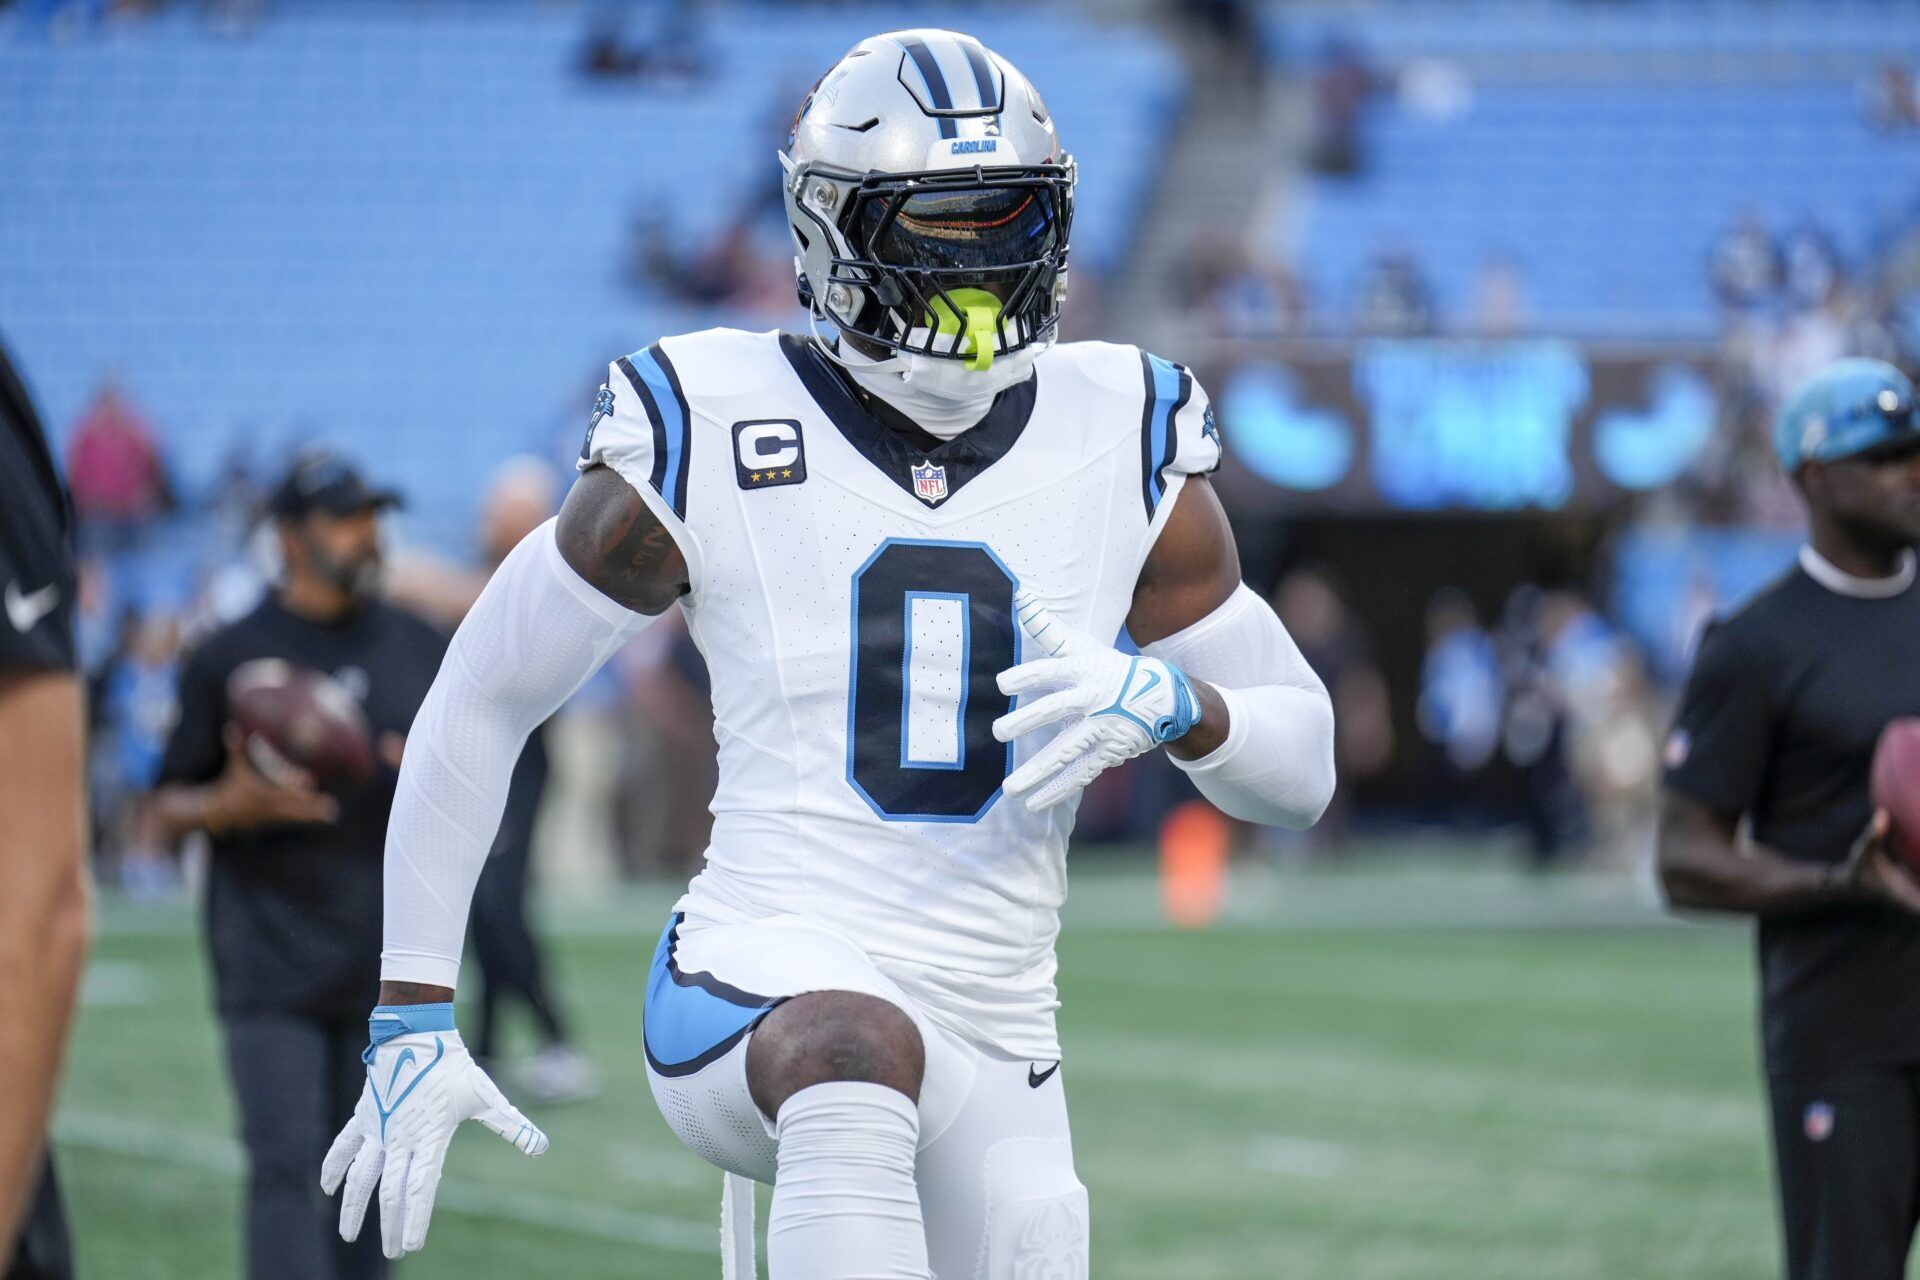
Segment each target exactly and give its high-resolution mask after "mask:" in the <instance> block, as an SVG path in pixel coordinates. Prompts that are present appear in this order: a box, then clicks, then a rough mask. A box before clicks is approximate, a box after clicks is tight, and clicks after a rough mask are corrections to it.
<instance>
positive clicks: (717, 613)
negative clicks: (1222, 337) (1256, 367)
mask: <svg viewBox="0 0 1920 1280" xmlns="http://www.w3.org/2000/svg"><path fill="white" fill-rule="evenodd" d="M609 394H610V397H611V404H610V405H609V403H608V399H609ZM919 444H921V445H928V446H931V447H929V448H926V449H922V448H920V447H918V446H917V445H916V444H915V443H914V442H912V441H910V440H909V439H907V438H906V437H905V436H903V435H901V434H900V433H898V432H896V431H894V430H892V429H890V428H889V427H887V426H885V425H883V424H881V423H880V422H879V421H877V420H876V419H875V418H874V417H872V416H871V415H870V414H869V413H868V412H867V411H866V410H865V409H864V408H863V407H862V406H861V404H860V403H859V401H858V400H856V399H855V397H854V396H853V395H852V394H851V392H850V391H849V390H848V388H847V386H846V384H845V382H844V381H842V378H841V375H840V374H839V373H838V371H837V370H836V369H835V368H834V367H833V366H832V365H831V364H830V362H829V361H828V359H827V357H826V356H824V355H823V354H822V353H821V352H820V350H819V348H818V347H817V346H816V345H815V344H814V343H813V342H812V341H811V340H809V339H806V338H801V337H795V336H793V335H783V334H779V333H745V332H741V331H739V330H732V329H714V330H708V331H705V332H702V333H694V334H688V335H686V336H684V337H676V338H668V339H665V340H663V341H661V342H659V343H657V344H655V345H654V346H651V347H648V348H646V349H645V350H642V351H636V352H634V353H633V354H632V355H631V356H628V357H625V358H624V359H621V360H618V361H615V362H614V364H613V366H612V368H611V370H610V372H609V375H608V381H607V390H606V393H603V395H602V397H601V402H600V411H599V412H598V413H596V415H595V420H594V425H593V427H592V428H591V429H590V430H589V432H588V436H587V441H586V444H585V446H584V447H583V448H582V450H581V459H580V465H581V466H582V467H587V466H591V465H594V464H604V465H606V466H609V467H612V468H613V469H614V470H616V471H617V472H619V473H620V475H621V476H623V477H624V478H625V479H626V480H627V481H628V482H629V483H630V484H632V485H633V487H634V488H635V489H637V490H639V491H640V493H641V494H642V495H643V496H644V497H645V498H646V500H647V502H648V504H649V505H650V506H651V507H652V508H653V510H654V511H655V513H656V514H657V515H658V516H659V518H660V519H661V520H662V521H663V522H664V523H665V524H666V526H667V528H668V529H669V531H670V532H671V533H672V534H673V536H674V538H675V540H676V541H677V542H678V543H679V546H680V548H681V550H682V552H683V553H684V555H685V557H686V561H687V567H688V571H689V574H690V581H691V584H692V589H691V591H690V593H689V594H688V595H687V596H686V597H685V598H684V599H683V601H682V604H683V607H684V608H685V610H686V616H687V620H688V624H689V627H690V629H691V632H692V635H693V639H694V641H695V643H696V644H697V645H698V646H699V648H700V651H701V653H702V654H703V655H705V658H706V661H707V666H708V668H709V671H710V673H711V676H712V682H713V710H714V735H715V737H716V738H717V739H718V741H719V759H720V779H719V785H718V788H717V789H716V791H715V794H714V798H713V806H712V807H713V814H714V827H713V841H712V844H711V845H710V846H709V847H708V849H707V855H706V858H707V862H706V869H705V870H704V871H702V872H701V873H700V875H699V876H698V877H696V878H695V880H694V882H693V884H692V886H691V887H690V889H689V891H688V895H687V897H686V898H685V899H683V902H682V907H681V909H683V910H687V911H689V912H692V913H695V914H696V915H701V914H704V915H706V916H709V917H713V918H717V919H722V920H728V921H731V920H738V919H741V918H743V917H744V918H751V917H757V916H767V915H775V914H783V913H795V914H799V915H803V916H806V917H809V918H811V919H815V920H819V921H822V922H825V923H827V924H829V925H831V926H833V927H835V928H837V929H840V930H842V931H843V932H845V933H846V934H847V935H849V936H850V937H852V938H853V939H854V940H855V941H856V942H857V943H859V945H860V946H861V947H862V948H864V949H865V950H866V951H867V952H868V953H869V954H870V955H872V956H873V957H874V959H875V961H876V963H878V964H880V965H881V967H882V968H883V969H884V970H885V971H886V972H887V974H888V976H890V977H892V978H894V979H895V980H896V981H897V982H899V983H900V984H901V985H902V986H903V987H904V988H905V989H906V990H907V991H908V992H910V993H911V994H913V995H914V996H915V997H916V998H918V999H920V1000H922V1001H923V1002H924V1004H925V1005H926V1007H927V1009H928V1010H929V1013H930V1014H931V1015H932V1016H935V1017H938V1018H941V1019H943V1020H945V1021H948V1022H950V1023H951V1024H952V1025H953V1027H954V1028H955V1029H956V1030H958V1031H960V1032H962V1033H963V1034H967V1035H970V1036H971V1037H973V1038H975V1039H978V1040H983V1041H985V1042H986V1043H989V1044H993V1045H996V1046H998V1047H999V1048H1001V1049H1002V1050H1004V1051H1005V1052H1008V1053H1011V1054H1014V1055H1017V1056H1021V1057H1027V1058H1031V1059H1034V1060H1036V1061H1043V1060H1046V1059H1048V1058H1051V1057H1057V1056H1058V1045H1057V1041H1056V1040H1055V1039H1054V1029H1053V1010H1054V1008H1055V1006H1056V1000H1055V996H1054V985H1053V978H1054V958H1053V944H1054V939H1055V936H1056V934H1057V933H1058V931H1059V915H1058V913H1059V909H1060V906H1061V904H1062V902H1063V901H1064V900H1065V898H1066V849H1067V834H1068V832H1069V830H1070V829H1071V828H1072V825H1073V811H1074V805H1073V804H1072V803H1068V804H1063V805H1059V806H1057V807H1055V808H1054V809H1051V810H1049V811H1047V812H1045V813H1041V814H1033V813H1029V812H1028V811H1027V809H1026V807H1025V805H1024V804H1022V803H1021V802H1019V801H1018V800H1015V799H1012V798H1009V797H1007V796H1004V795H1002V793H1001V783H1002V782H1003V780H1004V779H1005V778H1006V776H1007V774H1008V773H1009V772H1010V771H1011V770H1012V769H1013V768H1014V767H1015V766H1016V765H1017V764H1018V762H1019V761H1021V760H1023V759H1025V758H1026V757H1027V756H1028V755H1030V754H1031V753H1032V752H1033V751H1035V750H1036V749H1037V748H1038V746H1039V745H1040V743H1039V742H1038V741H1035V740H1023V741H1020V742H1017V743H1014V744H1012V745H1005V744H1002V743H1000V742H997V741H995V740H994V737H993V733H992V725H993V722H994V720H995V719H996V718H998V717H999V716H1001V715H1003V714H1005V713H1006V711H1007V710H1008V709H1009V707H1010V706H1011V701H1012V700H1011V699H1009V698H1008V697H1007V696H1006V695H1004V694H1002V693H1001V692H1000V691H999V688H998V686H997V685H996V683H995V679H994V677H995V676H996V675H997V674H998V673H999V672H1000V671H1003V670H1005V669H1006V668H1008V667H1011V666H1013V665H1014V664H1015V663H1016V662H1019V661H1020V660H1021V659H1022V657H1023V656H1025V655H1023V654H1022V653H1021V633H1020V629H1019V626H1018V624H1017V623H1016V621H1015V619H1014V612H1013V594H1014V590H1015V588H1016V587H1021V586H1024V587H1027V588H1029V589H1031V590H1032V591H1034V592H1035V593H1036V594H1037V595H1038V596H1039V597H1040V598H1041V600H1042V601H1043V602H1044V603H1045V604H1046V605H1047V607H1048V608H1050V609H1052V610H1053V611H1054V613H1055V614H1056V615H1058V616H1059V617H1061V618H1063V619H1064V620H1066V621H1067V622H1069V623H1071V624H1073V625H1075V626H1078V627H1080V628H1082V629H1084V630H1085V631H1087V632H1089V633H1090V634H1093V635H1096V636H1116V635H1117V634H1118V633H1119V632H1120V630H1121V628H1122V626H1123V624H1124V622H1125V619H1126V614H1127V611H1128V608H1129V607H1130V604H1131V601H1132V597H1133V591H1134V584H1135V582H1136V581H1137V579H1138V578H1139V574H1140V567H1141V564H1142V562H1143V561H1144V560H1145V558H1146V555H1147V551H1148V548H1149V547H1150V546H1151V545H1152V543H1153V540H1154V537H1155V536H1156V535H1157V534H1158V532H1159V530H1160V528H1161V526H1162V525H1163V524H1164V523H1165V520H1166V517H1167V514H1168V513H1169V512H1170V511H1171V510H1172V508H1173V504H1174V499H1175V497H1176V496H1177V495H1178V493H1179V491H1180V487H1181V484H1182V480H1183V477H1184V476H1187V475H1192V474H1204V473H1206V472H1208V471H1211V470H1212V469H1213V468H1214V466H1215V465H1217V463H1218V461H1219V456H1220V450H1219V437H1218V434H1217V432H1216V431H1215V429H1214V425H1213V416H1212V412H1211V410H1210V409H1209V408H1208V405H1207V398H1206V395H1205V393H1204V392H1202V391H1201V389H1200V387H1199V386H1198V384H1197V383H1196V382H1195V381H1194V379H1193V378H1192V376H1191V375H1190V374H1189V373H1188V372H1187V371H1186V370H1185V369H1182V368H1181V367H1180V366H1178V365H1175V364H1172V363H1170V362H1168V361H1165V360H1161V359H1159V358H1158V357H1156V356H1150V355H1147V354H1145V353H1143V352H1141V351H1140V350H1138V349H1137V348H1134V347H1128V346H1117V345H1114V344H1111V343H1100V342H1083V343H1070V344H1065V345H1056V346H1054V347H1053V348H1052V349H1050V350H1048V351H1047V352H1045V353H1044V354H1042V355H1041V356H1040V357H1039V359H1038V361H1037V362H1036V365H1035V375H1034V377H1032V378H1030V379H1028V380H1027V381H1026V382H1025V383H1023V384H1021V385H1019V386H1017V387H1014V388H1012V389H1010V390H1008V391H1006V392H1004V393H1002V394H1001V396H1000V397H999V398H998V399H997V400H996V401H995V403H994V406H993V408H992V410H991V411H990V412H989V413H988V415H987V417H986V418H985V419H984V420H982V421H981V422H980V423H979V424H978V425H976V426H974V427H973V428H971V429H970V430H968V431H966V432H964V433H962V434H961V435H960V436H958V437H956V438H955V439H953V440H951V441H948V442H945V443H939V442H936V441H934V440H933V439H932V438H931V437H928V438H926V439H924V440H922V441H920V442H919ZM1046 736H1047V734H1046V733H1044V732H1043V733H1040V734H1035V735H1030V739H1044V738H1045V737H1046Z"/></svg>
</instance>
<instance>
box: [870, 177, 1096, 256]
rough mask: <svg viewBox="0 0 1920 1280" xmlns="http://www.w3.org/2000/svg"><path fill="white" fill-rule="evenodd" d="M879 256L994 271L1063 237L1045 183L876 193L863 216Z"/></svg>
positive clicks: (1047, 248) (1043, 252) (1043, 251)
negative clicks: (1060, 236)
mask: <svg viewBox="0 0 1920 1280" xmlns="http://www.w3.org/2000/svg"><path fill="white" fill-rule="evenodd" d="M856 216H857V218H858V222H859V238H860V239H861V240H863V241H865V242H866V244H867V249H868V252H869V253H870V254H871V255H872V257H873V259H874V260H875V261H876V262H881V263H884V264H886V265H887V266H892V267H907V268H911V269H917V270H926V269H933V270H941V269H945V270H965V271H991V270H996V269H999V268H1004V267H1012V266H1020V265H1023V264H1026V263H1030V262H1033V261H1036V260H1037V259H1039V258H1042V257H1044V256H1046V254H1047V253H1048V252H1049V251H1051V250H1052V249H1053V248H1054V246H1055V244H1056V242H1057V239H1058V227H1059V218H1058V217H1057V216H1056V213H1055V204H1054V194H1053V192H1052V191H1051V190H1050V189H1049V188H1048V186H1047V185H1046V184H1044V183H1032V184H1027V185H1019V186H978V187H970V188H964V189H960V190H952V189H949V190H938V189H935V190H923V191H918V192H893V193H876V194H875V195H874V196H873V197H871V198H869V199H867V200H866V201H864V202H863V203H862V204H861V206H860V209H859V212H858V214H857V215H856Z"/></svg>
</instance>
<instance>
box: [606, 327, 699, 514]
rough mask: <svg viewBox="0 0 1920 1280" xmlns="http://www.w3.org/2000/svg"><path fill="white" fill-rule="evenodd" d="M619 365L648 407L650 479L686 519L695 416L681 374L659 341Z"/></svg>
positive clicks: (677, 512)
mask: <svg viewBox="0 0 1920 1280" xmlns="http://www.w3.org/2000/svg"><path fill="white" fill-rule="evenodd" d="M615 363H616V364H617V365H618V366H619V368H620V372H621V373H622V374H624V375H626V379H627V381H628V382H630V383H632V384H633V389H634V391H635V393H636V394H638V395H639V397H640V403H641V404H642V405H643V406H644V407H645V408H646V411H647V420H648V421H649V422H651V423H652V424H653V473H652V474H651V475H650V476H649V477H648V480H649V481H650V482H651V483H652V484H653V488H654V492H656V493H658V494H659V495H660V496H661V497H662V498H664V499H666V502H667V505H668V506H670V507H672V508H673V514H675V515H676V516H679V517H680V518H681V519H682V520H685V519H686V518H687V457H688V452H689V450H690V447H691V443H692V442H691V439H690V436H691V434H692V433H691V432H690V431H689V430H688V428H689V426H690V425H691V423H692V420H693V415H692V413H691V412H690V411H689V410H688V408H687V393H686V392H685V391H683V390H681V389H680V375H679V373H678V372H676V371H675V369H674V367H673V361H671V360H669V359H667V353H666V352H665V351H663V350H661V349H660V344H659V343H657V342H656V343H654V344H653V345H652V346H650V347H647V348H645V349H643V350H640V351H636V352H634V353H633V354H632V355H630V356H621V357H620V359H619V360H617V361H615Z"/></svg>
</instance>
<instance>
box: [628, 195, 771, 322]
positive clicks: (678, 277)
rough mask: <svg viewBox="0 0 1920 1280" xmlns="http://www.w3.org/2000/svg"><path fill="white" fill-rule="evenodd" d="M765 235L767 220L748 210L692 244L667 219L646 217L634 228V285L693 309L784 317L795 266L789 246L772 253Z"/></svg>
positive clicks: (631, 260) (631, 259) (631, 256)
mask: <svg viewBox="0 0 1920 1280" xmlns="http://www.w3.org/2000/svg"><path fill="white" fill-rule="evenodd" d="M763 232H765V227H764V226H763V219H761V218H760V217H759V216H757V214H755V213H752V212H749V213H743V214H742V215H741V216H740V217H738V218H736V219H735V220H734V221H733V223H731V224H730V225H729V226H727V227H726V228H725V229H724V230H723V231H721V233H720V234H719V235H718V236H717V237H715V238H713V239H712V240H710V241H707V242H706V243H704V244H701V243H697V242H694V243H690V242H689V240H688V237H686V236H684V235H681V234H679V233H678V232H677V231H676V230H675V229H674V228H673V227H672V226H671V224H670V223H669V222H668V221H667V220H666V219H665V218H662V217H660V216H659V215H657V214H654V213H643V214H641V215H640V216H638V217H637V218H636V219H635V220H634V222H633V226H632V233H631V241H630V251H629V273H630V275H631V277H632V279H633V281H634V283H635V284H637V285H640V286H642V287H643V288H655V289H659V290H662V291H664V292H665V293H666V294H667V295H668V296H669V297H671V298H673V299H675V300H676V301H679V302H684V303H687V304H689V305H692V306H700V307H725V308H727V309H728V310H730V311H736V312H744V313H746V315H747V316H749V317H752V318H759V319H767V318H773V319H780V318H784V317H785V316H786V315H787V314H788V313H789V312H791V311H792V310H793V309H794V306H795V302H794V291H793V264H792V260H791V257H790V256H789V255H788V253H787V251H786V249H785V248H784V242H783V244H782V249H781V251H780V252H778V253H776V252H773V251H772V250H771V249H769V248H768V246H767V245H766V244H765V243H763V241H762V235H763ZM780 233H781V235H785V231H784V229H781V231H780ZM767 234H769V235H770V234H771V233H767Z"/></svg>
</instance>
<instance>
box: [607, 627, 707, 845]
mask: <svg viewBox="0 0 1920 1280" xmlns="http://www.w3.org/2000/svg"><path fill="white" fill-rule="evenodd" d="M627 658H628V661H629V663H630V664H631V665H630V668H629V669H630V670H631V671H632V672H633V682H632V687H631V694H630V701H629V703H628V706H627V708H626V713H625V722H626V728H627V729H628V736H627V752H626V755H625V759H624V761H623V772H624V774H625V780H626V783H625V785H624V786H622V787H621V788H620V790H619V793H618V794H619V803H620V809H619V811H618V813H617V814H616V816H615V821H616V824H617V826H618V828H619V831H620V837H621V838H620V841H619V846H620V849H621V851H622V853H623V854H624V856H625V857H626V858H627V859H628V868H629V870H630V872H632V873H633V874H637V875H664V876H666V877H667V878H669V879H680V878H681V877H683V876H685V875H688V874H691V873H692V872H694V871H696V870H698V869H699V866H700V859H701V857H702V856H703V855H704V852H705V850H706V847H707V837H708V835H709V833H710V832H711V831H712V829H713V815H712V814H711V813H709V812H708V810H707V802H708V801H709V800H711V799H712V798H713V791H714V787H715V785H716V784H717V782H718V781H719V765H718V759H717V751H716V748H715V745H714V739H713V706H712V699H711V695H710V687H709V684H708V679H707V666H706V661H705V659H703V658H702V657H701V656H700V650H699V649H698V648H696V647H695V645H694V643H693V637H692V636H690V635H689V634H688V633H687V624H686V617H685V615H684V614H682V613H681V612H680V611H679V610H669V611H668V616H667V617H664V618H662V619H661V620H660V621H659V622H657V623H655V624H654V625H653V626H651V627H649V628H648V629H647V630H646V631H644V632H642V633H641V635H640V637H639V640H638V642H637V643H635V644H633V645H629V646H628V648H627Z"/></svg>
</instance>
